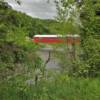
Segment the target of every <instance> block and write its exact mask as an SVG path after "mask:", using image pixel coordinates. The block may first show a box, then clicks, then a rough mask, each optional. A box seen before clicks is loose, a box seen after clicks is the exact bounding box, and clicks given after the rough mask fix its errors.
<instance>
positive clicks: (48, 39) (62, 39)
mask: <svg viewBox="0 0 100 100" xmlns="http://www.w3.org/2000/svg"><path fill="white" fill-rule="evenodd" d="M33 42H35V43H39V42H41V43H67V44H73V43H77V44H80V36H79V35H76V34H75V35H66V36H63V35H35V36H34V37H33Z"/></svg>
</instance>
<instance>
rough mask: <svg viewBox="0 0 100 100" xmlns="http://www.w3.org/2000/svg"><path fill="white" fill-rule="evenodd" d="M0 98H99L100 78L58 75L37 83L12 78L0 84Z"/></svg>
mask: <svg viewBox="0 0 100 100" xmlns="http://www.w3.org/2000/svg"><path fill="white" fill-rule="evenodd" d="M0 100H100V79H98V78H96V79H84V78H80V79H79V78H69V77H67V76H66V75H58V76H56V77H54V78H53V79H49V80H43V79H42V80H40V81H39V82H38V84H37V85H34V84H33V85H32V84H31V85H28V84H26V83H25V82H24V80H23V81H17V82H16V81H15V80H12V82H3V83H1V84H0Z"/></svg>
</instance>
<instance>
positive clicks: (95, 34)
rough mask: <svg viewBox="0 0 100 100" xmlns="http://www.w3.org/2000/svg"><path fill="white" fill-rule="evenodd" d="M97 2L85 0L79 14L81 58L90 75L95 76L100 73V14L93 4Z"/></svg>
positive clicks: (97, 2)
mask: <svg viewBox="0 0 100 100" xmlns="http://www.w3.org/2000/svg"><path fill="white" fill-rule="evenodd" d="M98 4H99V1H98V0H96V3H95V4H94V3H93V2H92V1H91V0H85V1H84V7H83V11H82V16H81V19H82V22H83V32H82V33H81V37H82V48H83V52H84V54H83V58H84V62H85V63H86V64H87V65H88V66H89V69H88V72H89V73H90V74H89V75H90V76H95V75H96V76H97V75H99V73H100V70H99V67H100V56H99V55H100V39H99V37H100V24H99V23H98V22H99V20H100V16H98V15H97V13H96V10H95V6H96V5H98ZM96 9H97V8H96ZM98 9H99V8H98ZM83 12H84V14H83Z"/></svg>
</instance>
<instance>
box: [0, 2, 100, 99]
mask: <svg viewBox="0 0 100 100" xmlns="http://www.w3.org/2000/svg"><path fill="white" fill-rule="evenodd" d="M15 1H16V3H18V4H20V1H18V0H15ZM55 3H56V9H57V17H55V19H40V18H32V17H30V16H28V15H27V14H25V13H22V12H19V11H16V10H14V9H13V8H12V7H11V6H10V5H9V3H7V2H4V1H3V0H0V100H100V1H99V0H92V1H91V0H81V2H78V0H67V1H66V0H59V1H56V2H55ZM73 5H74V6H75V7H76V10H73V7H72V6H73ZM60 6H62V7H63V9H62V8H60ZM71 7H72V8H71ZM68 9H72V12H68V11H67V13H69V14H70V18H69V19H66V18H67V16H68V15H67V14H66V10H68ZM77 15H78V16H77ZM75 18H76V19H75ZM77 19H78V21H79V22H78V21H77ZM36 34H40V35H41V34H47V35H51V34H60V35H67V34H78V35H80V37H81V43H80V45H79V46H75V49H76V52H77V57H76V58H74V59H73V58H72V59H70V58H69V57H68V56H66V51H67V50H66V48H65V47H66V46H65V45H50V46H52V47H53V48H56V47H57V46H61V47H62V48H64V50H65V51H64V52H62V53H60V52H55V54H54V56H55V57H57V58H58V59H59V61H60V63H59V65H60V66H61V69H60V70H45V67H46V66H45V64H44V62H43V60H42V59H41V57H40V56H39V55H38V54H37V53H36V52H37V50H38V49H39V48H40V47H41V48H43V47H44V45H43V44H41V43H40V44H36V43H34V42H32V38H33V36H34V35H36ZM67 54H68V51H67Z"/></svg>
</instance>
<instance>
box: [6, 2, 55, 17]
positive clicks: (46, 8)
mask: <svg viewBox="0 0 100 100" xmlns="http://www.w3.org/2000/svg"><path fill="white" fill-rule="evenodd" d="M5 1H7V2H8V3H9V4H10V5H11V6H12V7H13V9H16V10H18V11H22V12H25V13H26V14H28V15H30V16H32V17H39V18H43V19H48V18H54V16H55V15H56V8H55V4H54V2H53V0H50V1H51V2H50V3H47V0H21V1H22V4H21V6H20V5H18V4H17V3H16V2H15V1H14V0H5Z"/></svg>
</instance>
